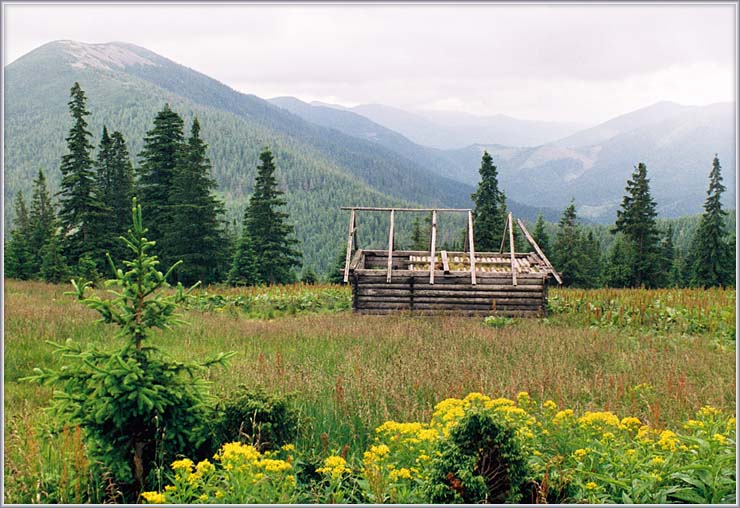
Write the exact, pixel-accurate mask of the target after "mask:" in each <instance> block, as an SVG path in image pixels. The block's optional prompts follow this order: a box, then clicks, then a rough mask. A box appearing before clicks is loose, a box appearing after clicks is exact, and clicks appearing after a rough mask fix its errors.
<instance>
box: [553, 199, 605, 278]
mask: <svg viewBox="0 0 740 508" xmlns="http://www.w3.org/2000/svg"><path fill="white" fill-rule="evenodd" d="M552 249H553V257H552V259H551V261H552V263H553V265H554V266H555V269H556V270H558V272H559V273H560V276H561V277H562V279H563V284H564V285H565V286H574V287H595V286H597V285H598V284H599V280H600V275H601V245H600V243H599V242H598V241H597V240H596V238H595V237H594V236H593V234H592V233H591V232H588V233H586V232H584V231H583V228H582V227H581V226H580V224H578V217H577V216H576V207H575V203H574V201H573V200H571V202H570V205H568V207H567V208H566V209H565V210H564V211H563V216H562V217H561V218H560V222H559V224H558V231H557V234H556V235H555V242H554V244H553V247H552Z"/></svg>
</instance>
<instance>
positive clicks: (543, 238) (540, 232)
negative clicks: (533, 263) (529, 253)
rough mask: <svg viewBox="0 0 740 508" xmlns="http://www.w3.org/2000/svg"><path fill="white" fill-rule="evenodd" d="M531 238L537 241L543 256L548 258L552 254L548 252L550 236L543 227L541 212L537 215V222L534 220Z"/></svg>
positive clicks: (543, 221) (543, 220)
mask: <svg viewBox="0 0 740 508" xmlns="http://www.w3.org/2000/svg"><path fill="white" fill-rule="evenodd" d="M532 238H534V241H535V242H537V245H539V247H540V249H541V250H542V252H544V253H545V256H547V257H548V258H549V257H550V256H552V252H550V236H549V235H548V234H547V230H546V229H545V219H544V218H543V217H542V214H539V215H538V216H537V222H535V224H534V231H532Z"/></svg>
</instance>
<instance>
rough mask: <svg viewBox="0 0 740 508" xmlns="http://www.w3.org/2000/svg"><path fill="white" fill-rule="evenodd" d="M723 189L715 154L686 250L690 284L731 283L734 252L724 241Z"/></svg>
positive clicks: (728, 243)
mask: <svg viewBox="0 0 740 508" xmlns="http://www.w3.org/2000/svg"><path fill="white" fill-rule="evenodd" d="M724 191H725V186H724V185H722V167H721V166H720V163H719V158H718V157H717V155H715V156H714V161H713V162H712V170H711V172H710V173H709V189H707V199H706V201H705V202H704V213H703V214H702V216H701V221H700V222H699V227H698V229H697V231H696V233H695V234H694V237H693V239H692V242H691V247H690V249H689V259H688V265H689V277H690V279H689V282H690V284H691V285H692V286H700V287H710V286H730V285H733V284H734V279H735V274H734V267H735V255H734V250H733V249H732V248H731V246H730V242H729V241H728V240H729V239H728V232H727V229H726V225H725V216H726V215H727V212H725V211H724V210H723V209H722V202H721V201H720V198H721V196H722V193H723V192H724Z"/></svg>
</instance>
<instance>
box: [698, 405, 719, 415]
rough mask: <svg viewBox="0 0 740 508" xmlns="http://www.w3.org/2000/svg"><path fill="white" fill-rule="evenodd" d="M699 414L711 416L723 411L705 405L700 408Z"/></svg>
mask: <svg viewBox="0 0 740 508" xmlns="http://www.w3.org/2000/svg"><path fill="white" fill-rule="evenodd" d="M699 414H700V415H701V416H706V417H709V416H715V415H720V414H722V411H720V410H719V409H717V408H715V407H712V406H704V407H703V408H701V409H700V410H699Z"/></svg>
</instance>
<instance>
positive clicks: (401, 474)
mask: <svg viewBox="0 0 740 508" xmlns="http://www.w3.org/2000/svg"><path fill="white" fill-rule="evenodd" d="M389 477H390V479H391V480H393V481H395V480H398V479H399V478H403V479H405V480H408V479H410V478H411V471H409V470H408V469H406V468H405V467H402V468H401V469H398V470H396V471H391V472H390V475H389Z"/></svg>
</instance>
